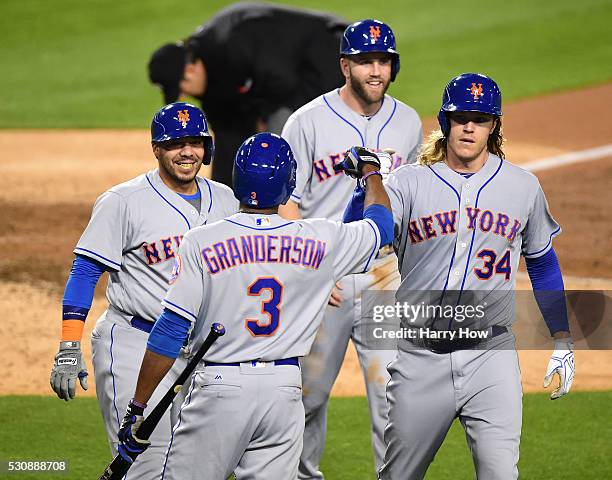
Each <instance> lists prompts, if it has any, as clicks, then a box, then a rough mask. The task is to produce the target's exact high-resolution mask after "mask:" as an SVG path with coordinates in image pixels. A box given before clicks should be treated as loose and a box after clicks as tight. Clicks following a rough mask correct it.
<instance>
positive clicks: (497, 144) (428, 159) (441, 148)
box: [418, 118, 506, 165]
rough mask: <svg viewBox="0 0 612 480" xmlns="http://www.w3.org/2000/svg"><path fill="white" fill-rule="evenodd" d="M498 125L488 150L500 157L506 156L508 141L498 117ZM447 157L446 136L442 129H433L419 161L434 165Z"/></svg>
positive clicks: (489, 140) (489, 141)
mask: <svg viewBox="0 0 612 480" xmlns="http://www.w3.org/2000/svg"><path fill="white" fill-rule="evenodd" d="M496 122H497V125H495V128H494V129H493V132H491V134H490V135H489V139H488V140H487V150H488V151H489V152H491V153H492V154H493V155H497V156H498V157H499V158H505V154H504V151H503V150H502V145H503V144H504V142H505V141H506V139H505V138H504V136H503V134H502V125H501V118H497V119H496ZM445 159H446V137H445V136H444V134H443V133H442V130H441V129H439V128H438V129H437V130H433V131H432V132H431V133H430V134H429V137H427V140H426V141H425V143H423V146H422V147H421V152H420V153H419V156H418V162H419V163H420V164H421V165H433V164H434V163H438V162H443V161H444V160H445Z"/></svg>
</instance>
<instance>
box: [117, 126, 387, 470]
mask: <svg viewBox="0 0 612 480" xmlns="http://www.w3.org/2000/svg"><path fill="white" fill-rule="evenodd" d="M379 166H380V164H379V161H378V159H377V157H376V156H367V157H365V156H363V155H360V156H357V155H354V154H353V155H348V156H347V158H346V159H345V161H344V162H343V166H342V168H344V170H345V171H347V173H350V174H351V175H353V176H359V177H361V176H362V175H363V177H362V178H361V181H362V182H363V183H364V184H365V185H366V198H365V204H366V210H365V215H364V216H365V221H359V222H354V223H351V224H343V223H340V222H334V221H330V220H326V219H313V220H301V221H288V220H286V219H284V218H282V217H280V216H279V215H278V214H277V210H278V205H280V204H282V203H284V202H286V201H287V199H288V198H289V196H290V195H291V193H292V191H293V189H294V186H295V171H296V162H295V159H294V157H293V154H292V152H291V148H290V147H289V144H288V143H287V142H286V141H285V140H284V139H282V138H281V137H279V136H277V135H274V134H271V133H260V134H257V135H254V136H253V137H250V138H248V139H247V140H246V141H245V142H244V143H243V144H242V146H241V147H240V149H239V150H238V153H237V155H236V160H235V165H234V176H233V185H234V194H235V195H236V198H238V199H239V201H240V212H239V213H237V214H236V215H233V216H231V217H228V218H226V219H225V220H223V221H219V222H216V223H213V224H210V225H207V226H203V227H198V228H195V229H193V230H191V231H190V232H188V233H187V234H185V237H184V238H183V242H182V244H181V247H180V249H179V253H178V259H177V263H176V265H177V266H176V271H175V277H174V279H173V280H172V286H171V287H170V289H169V291H168V294H167V295H166V298H165V299H164V301H163V305H164V307H165V310H164V312H163V313H162V315H161V316H160V318H159V319H158V320H157V322H156V324H155V326H154V327H153V330H152V332H151V335H150V337H149V341H148V344H147V352H146V354H145V357H144V359H143V363H142V366H141V371H140V376H139V380H138V385H137V387H136V393H135V395H134V399H133V400H132V401H131V402H130V405H129V407H128V410H127V413H126V416H125V417H124V422H123V425H122V428H121V430H120V432H119V437H120V438H122V439H123V444H124V445H125V448H126V449H127V450H129V451H131V452H134V453H138V451H142V450H143V449H144V448H146V442H143V441H142V440H140V439H138V438H137V437H136V436H135V432H136V431H137V429H138V426H139V425H140V423H141V421H142V418H143V412H144V408H145V406H146V402H148V401H149V397H150V395H151V392H153V390H154V389H155V388H156V387H157V384H158V382H159V380H160V379H161V378H163V376H164V375H165V374H166V372H167V371H168V370H169V369H170V367H171V365H172V363H173V362H174V358H175V357H176V355H177V354H178V351H179V348H180V346H181V344H182V341H183V338H185V337H186V335H187V332H188V331H189V330H190V329H191V330H192V335H191V343H190V345H193V346H194V349H195V348H197V346H199V344H201V342H202V341H203V339H204V337H205V336H206V333H207V331H208V330H210V325H211V324H212V323H213V322H217V321H222V322H223V323H224V324H225V326H226V330H227V334H226V335H225V336H224V337H222V338H220V339H219V340H217V342H216V343H215V344H213V346H212V347H211V348H210V350H208V352H207V354H206V355H205V357H204V361H203V363H202V365H201V368H200V369H199V370H196V372H195V374H194V376H193V377H192V383H191V386H190V388H189V392H188V394H187V399H186V401H185V403H184V404H183V406H182V408H181V412H180V414H179V423H178V425H177V427H176V429H175V431H174V434H173V438H172V440H171V443H170V446H169V448H168V454H167V459H166V462H165V463H164V465H163V473H162V478H163V479H165V480H166V479H180V480H196V479H198V480H199V479H225V478H227V477H228V476H229V475H231V474H232V472H235V474H236V478H240V479H241V480H246V479H248V480H253V479H265V480H269V479H295V478H297V468H298V461H299V455H300V451H301V447H302V433H303V428H304V409H303V406H302V402H301V399H302V391H301V372H300V368H299V357H302V356H303V355H306V354H307V353H308V351H309V349H310V346H311V344H312V342H313V340H314V337H315V333H316V330H317V327H318V326H319V324H320V322H321V319H322V318H323V312H324V308H325V305H326V304H327V300H328V298H329V295H330V292H331V289H332V287H333V285H334V282H335V281H336V280H338V279H339V278H341V277H342V276H344V275H346V274H347V273H350V272H363V271H364V270H367V269H368V268H370V266H371V265H372V262H373V260H374V258H375V255H376V252H377V251H378V249H379V248H380V246H381V245H384V244H386V243H387V242H390V241H391V238H392V236H393V232H392V230H391V229H392V225H393V221H392V215H391V212H390V211H389V210H388V207H389V203H388V201H389V200H388V197H387V194H386V193H385V190H384V188H383V186H382V181H381V178H380V172H379V171H378V169H379ZM347 251H350V254H348V255H347ZM137 463H138V460H137V461H136V462H135V464H137Z"/></svg>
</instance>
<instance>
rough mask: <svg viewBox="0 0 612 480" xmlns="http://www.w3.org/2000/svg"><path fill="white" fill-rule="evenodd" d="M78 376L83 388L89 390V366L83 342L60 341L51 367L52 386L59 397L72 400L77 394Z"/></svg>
mask: <svg viewBox="0 0 612 480" xmlns="http://www.w3.org/2000/svg"><path fill="white" fill-rule="evenodd" d="M77 378H78V379H79V382H80V383H81V387H82V388H83V390H87V368H86V367H85V362H84V361H83V353H82V352H81V342H60V347H59V352H57V355H55V362H54V363H53V368H52V369H51V379H50V382H49V383H50V384H51V388H52V389H53V391H54V392H55V393H57V396H58V397H59V398H62V399H64V400H66V401H68V400H72V399H73V398H74V397H75V396H76V381H77Z"/></svg>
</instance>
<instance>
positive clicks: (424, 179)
mask: <svg viewBox="0 0 612 480" xmlns="http://www.w3.org/2000/svg"><path fill="white" fill-rule="evenodd" d="M386 188H387V192H388V193H389V197H390V198H391V205H392V207H393V216H394V222H395V228H396V238H395V244H394V247H395V248H396V251H397V254H398V258H399V264H400V273H401V279H402V283H401V286H400V288H399V290H398V292H397V300H398V301H399V302H405V301H408V302H409V303H413V304H414V303H415V302H418V301H419V299H420V298H421V299H424V300H425V302H430V301H431V297H428V295H429V294H428V293H427V292H428V291H429V292H430V293H431V292H432V291H433V292H435V293H434V295H437V292H451V291H452V292H451V293H452V294H454V297H453V298H454V299H455V300H456V301H457V304H458V305H459V302H462V303H461V306H463V305H464V304H466V303H471V302H474V300H475V298H474V297H473V295H474V294H476V295H478V294H479V293H481V294H482V295H483V296H485V297H486V300H485V301H486V302H488V303H486V305H487V307H486V311H487V317H488V318H486V321H487V322H488V325H487V327H490V326H492V325H495V326H496V329H493V328H487V329H486V331H487V332H488V333H489V334H490V335H491V337H489V338H487V339H486V340H483V342H482V343H481V344H480V345H479V346H477V347H474V348H466V349H459V350H454V351H450V352H448V353H440V352H439V351H436V350H435V348H433V349H431V348H420V346H423V343H421V344H420V345H419V340H420V339H419V338H418V337H417V340H409V339H405V338H403V339H401V340H400V341H399V353H398V356H397V359H396V360H395V361H394V362H393V363H392V364H391V365H390V367H389V372H390V374H391V381H390V382H389V386H388V389H387V395H388V398H389V404H390V409H389V424H388V426H387V430H386V431H385V438H386V439H387V440H388V446H387V451H386V454H385V464H384V466H383V468H382V469H381V471H380V478H381V479H385V480H395V479H401V478H414V479H421V478H424V476H425V473H426V471H427V468H428V467H429V465H430V463H431V462H432V461H433V458H434V456H435V454H436V452H437V451H438V449H439V447H440V445H441V444H442V441H443V440H444V438H445V436H446V433H447V432H448V430H449V428H450V426H451V424H452V423H453V421H454V419H455V418H457V417H459V418H460V420H461V423H462V424H463V426H464V428H465V431H466V436H467V438H468V443H469V445H470V450H471V452H472V455H473V457H474V464H475V467H476V475H477V477H478V478H504V479H506V478H507V479H511V478H517V477H518V470H517V463H518V455H519V443H520V434H521V415H522V402H521V398H522V391H521V382H520V370H519V366H518V357H517V353H516V351H515V350H514V349H513V346H514V338H513V336H512V334H511V333H510V332H508V331H507V330H506V329H505V328H501V327H503V326H507V325H510V324H511V322H512V320H513V314H512V312H513V309H512V308H511V306H510V305H509V303H508V300H509V299H512V294H513V292H512V290H513V289H514V287H515V282H516V271H517V268H518V263H519V257H520V255H523V256H525V257H534V258H535V257H538V256H541V255H544V254H545V253H546V252H547V251H549V250H550V248H551V246H552V238H553V237H554V236H556V235H558V234H559V233H560V231H561V229H560V227H559V225H558V224H557V223H556V222H555V220H554V219H553V218H552V216H551V214H550V212H549V210H548V205H547V203H546V199H545V197H544V193H543V192H542V189H541V188H540V185H539V182H538V180H537V178H536V177H535V176H534V175H532V174H531V173H529V172H527V171H525V170H523V169H521V168H519V167H517V166H514V165H512V164H510V163H508V162H507V161H504V160H501V159H500V158H498V157H496V156H495V155H492V154H489V156H488V159H487V161H486V163H485V165H484V166H483V167H482V168H481V169H480V171H478V172H477V173H475V174H473V175H471V176H469V177H468V178H466V177H465V176H463V175H461V174H459V173H457V172H455V171H453V170H451V169H450V168H449V167H448V166H447V165H446V163H444V162H440V163H436V164H434V165H431V166H422V165H407V166H403V167H401V168H399V169H398V170H396V171H394V172H392V173H391V174H390V175H389V178H388V179H387V182H386ZM462 295H465V296H466V297H467V298H469V300H462ZM419 296H420V298H419ZM476 302H479V300H478V299H476ZM512 304H513V302H512ZM489 311H492V312H493V315H492V316H491V315H489ZM426 320H427V318H426V316H425V317H423V316H421V317H416V318H415V317H412V318H411V319H410V320H407V319H406V318H402V322H403V324H404V326H406V327H423V328H422V329H420V330H419V329H418V328H413V329H412V330H413V331H421V332H429V331H430V328H429V326H430V324H427V323H424V322H425V321H426ZM452 321H455V322H457V320H456V318H454V319H452ZM443 323H444V324H446V321H444V322H443ZM449 326H450V324H449ZM457 327H459V328H457ZM434 328H435V329H436V330H443V329H444V328H445V327H444V326H441V325H440V324H436V325H434ZM452 330H454V331H455V332H460V331H461V326H460V325H458V324H453V327H452ZM495 331H496V332H497V333H494V332H495ZM419 336H420V337H421V339H423V338H427V339H429V340H430V339H431V337H429V333H420V334H419ZM434 338H435V337H434ZM430 345H431V343H430ZM425 346H426V347H427V345H425Z"/></svg>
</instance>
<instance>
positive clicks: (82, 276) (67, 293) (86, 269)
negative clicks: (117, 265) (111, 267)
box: [62, 255, 108, 321]
mask: <svg viewBox="0 0 612 480" xmlns="http://www.w3.org/2000/svg"><path fill="white" fill-rule="evenodd" d="M106 270H108V268H107V267H106V265H104V264H102V263H100V262H98V261H96V260H94V259H92V258H89V257H86V256H84V255H76V257H75V259H74V261H73V262H72V269H71V270H70V275H69V276H68V281H67V282H66V288H65V289H64V298H63V300H62V312H63V313H62V318H63V319H64V320H83V321H84V320H85V319H86V318H87V313H88V312H89V309H90V308H91V302H92V301H93V296H94V290H95V289H96V285H97V284H98V280H100V277H101V276H102V274H103V273H104V272H105V271H106Z"/></svg>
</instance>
